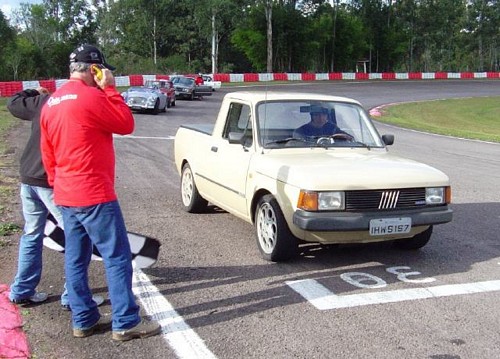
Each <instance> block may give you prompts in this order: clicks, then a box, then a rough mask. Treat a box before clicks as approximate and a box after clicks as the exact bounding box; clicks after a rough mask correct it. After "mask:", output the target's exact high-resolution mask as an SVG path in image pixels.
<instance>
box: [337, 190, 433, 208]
mask: <svg viewBox="0 0 500 359" xmlns="http://www.w3.org/2000/svg"><path fill="white" fill-rule="evenodd" d="M345 201H346V211H351V212H356V211H378V210H393V209H412V208H421V207H423V206H425V188H400V189H389V190H367V191H347V192H346V193H345Z"/></svg>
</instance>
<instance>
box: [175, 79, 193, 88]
mask: <svg viewBox="0 0 500 359" xmlns="http://www.w3.org/2000/svg"><path fill="white" fill-rule="evenodd" d="M176 84H181V85H185V86H192V85H193V84H194V79H191V78H189V77H179V79H178V80H177V81H176Z"/></svg>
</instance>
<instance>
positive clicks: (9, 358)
mask: <svg viewBox="0 0 500 359" xmlns="http://www.w3.org/2000/svg"><path fill="white" fill-rule="evenodd" d="M9 292H10V290H9V286H7V285H6V284H0V318H2V320H1V323H0V358H2V359H22V358H29V357H30V355H31V353H30V349H29V345H28V340H27V338H26V335H25V334H24V332H23V319H22V317H21V314H20V313H19V309H18V308H17V306H16V305H15V304H13V303H11V301H10V300H9Z"/></svg>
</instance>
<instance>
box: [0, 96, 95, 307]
mask: <svg viewBox="0 0 500 359" xmlns="http://www.w3.org/2000/svg"><path fill="white" fill-rule="evenodd" d="M49 96H50V95H49V91H48V90H47V89H45V88H43V87H40V88H38V89H36V90H33V89H29V90H24V91H21V92H18V93H16V94H15V95H13V96H12V97H11V98H10V99H9V102H8V103H7V108H8V110H9V111H10V113H11V114H12V115H13V116H15V117H17V118H19V119H21V120H25V121H31V134H30V137H29V139H28V142H27V144H26V147H25V148H24V151H23V154H22V156H21V161H20V175H21V203H22V211H23V217H24V221H25V224H24V232H23V235H22V236H21V239H20V242H19V258H18V268H17V274H16V277H15V279H14V283H12V285H11V287H10V300H11V301H12V302H14V303H25V302H32V303H40V302H43V301H45V300H46V299H47V297H48V296H47V294H46V293H43V292H36V287H37V285H38V283H39V282H40V278H41V275H42V248H43V238H44V228H45V222H46V220H47V215H48V213H49V212H50V213H51V214H52V215H53V216H54V218H55V219H56V220H57V222H58V223H60V224H61V226H62V223H63V218H62V214H61V212H60V210H59V208H58V207H57V206H56V205H55V203H54V200H53V190H52V188H51V186H50V185H49V182H48V180H47V173H46V172H45V168H44V166H43V163H42V157H41V152H40V112H41V110H42V107H43V105H44V104H45V102H46V101H47V100H48V98H49ZM93 299H94V300H95V301H96V303H97V304H101V303H102V302H103V301H104V298H102V297H100V296H94V297H93ZM61 304H62V306H63V307H65V308H68V309H69V307H68V298H67V292H66V290H65V291H64V293H63V295H62V296H61Z"/></svg>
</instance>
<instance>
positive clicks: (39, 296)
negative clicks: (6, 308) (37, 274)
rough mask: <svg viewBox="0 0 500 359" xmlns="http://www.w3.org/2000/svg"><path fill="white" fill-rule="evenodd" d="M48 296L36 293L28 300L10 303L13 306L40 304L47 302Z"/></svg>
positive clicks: (13, 300)
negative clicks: (13, 304)
mask: <svg viewBox="0 0 500 359" xmlns="http://www.w3.org/2000/svg"><path fill="white" fill-rule="evenodd" d="M48 297H49V295H48V294H47V293H42V292H36V293H35V294H33V295H32V296H31V297H29V298H24V299H11V302H12V303H15V304H26V303H42V302H45V301H46V300H47V298H48Z"/></svg>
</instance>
